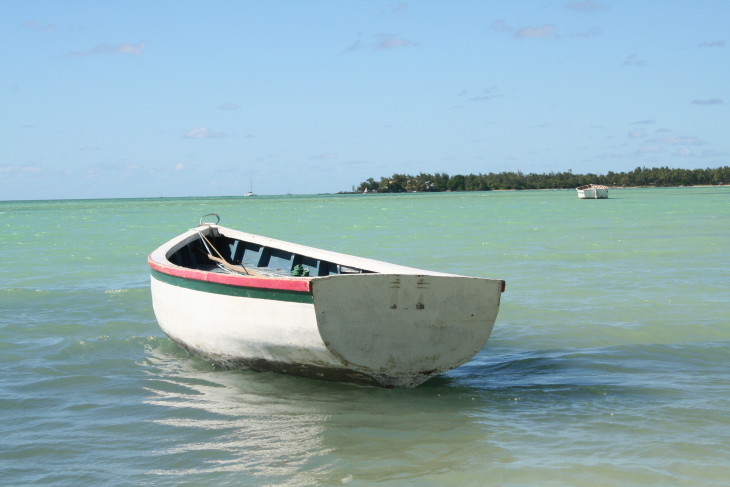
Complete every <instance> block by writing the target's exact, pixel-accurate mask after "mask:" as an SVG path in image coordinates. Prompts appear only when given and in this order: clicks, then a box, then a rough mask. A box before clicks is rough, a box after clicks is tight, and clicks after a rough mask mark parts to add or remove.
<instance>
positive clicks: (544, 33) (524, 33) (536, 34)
mask: <svg viewBox="0 0 730 487" xmlns="http://www.w3.org/2000/svg"><path fill="white" fill-rule="evenodd" d="M490 28H491V29H492V30H494V31H497V32H503V33H505V34H512V36H513V37H515V38H517V39H557V38H558V35H557V32H556V28H555V26H554V25H552V24H544V25H531V26H525V27H513V26H511V25H509V24H507V22H505V21H504V20H495V21H494V22H492V23H491V24H490ZM576 36H577V35H576ZM581 36H582V37H587V36H586V35H581Z"/></svg>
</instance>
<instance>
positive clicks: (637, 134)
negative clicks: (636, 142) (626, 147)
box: [628, 130, 646, 139]
mask: <svg viewBox="0 0 730 487" xmlns="http://www.w3.org/2000/svg"><path fill="white" fill-rule="evenodd" d="M628 136H629V138H630V139H641V138H643V137H646V131H644V130H632V131H631V132H629V133H628Z"/></svg>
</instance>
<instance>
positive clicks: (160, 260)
mask: <svg viewBox="0 0 730 487" xmlns="http://www.w3.org/2000/svg"><path fill="white" fill-rule="evenodd" d="M200 231H203V232H206V231H207V232H213V231H215V232H217V233H218V234H220V235H223V236H227V237H230V238H234V239H237V240H241V241H246V242H252V243H256V244H259V245H263V246H268V247H272V248H278V249H283V250H285V251H288V252H293V253H297V254H300V255H306V256H310V257H314V258H318V259H324V260H328V261H331V262H337V263H338V264H340V265H343V266H347V267H353V268H359V269H366V270H367V271H369V272H374V273H377V274H417V275H441V276H455V274H447V273H442V272H435V271H429V270H425V269H417V268H413V267H406V266H402V265H398V264H392V263H389V262H384V261H378V260H373V259H368V258H363V257H358V256H354V255H349V254H342V253H339V252H332V251H329V250H324V249H319V248H316V247H309V246H306V245H301V244H295V243H292V242H287V241H283V240H277V239H273V238H269V237H263V236H261V235H255V234H251V233H247V232H242V231H240V230H235V229H232V228H229V227H223V226H220V225H215V224H207V223H206V224H203V225H200V226H198V227H197V228H193V229H190V230H188V231H187V232H185V233H183V234H181V235H178V236H177V237H174V238H173V239H171V240H169V241H168V242H166V243H164V244H162V245H161V246H160V247H158V248H157V249H155V250H154V251H152V253H151V254H150V255H149V257H148V258H147V263H148V265H149V266H150V268H151V269H153V270H155V271H158V272H161V273H163V274H167V275H170V276H174V277H179V278H182V279H188V280H194V281H201V282H212V283H217V284H224V285H229V286H236V287H247V288H259V289H269V290H274V291H277V290H279V291H294V292H303V293H311V292H312V280H313V279H323V278H326V277H332V276H321V277H320V276H309V277H294V276H292V277H277V276H266V277H259V276H247V275H243V274H222V273H220V272H212V271H207V270H202V269H193V268H188V267H182V266H178V265H176V264H173V263H171V262H170V260H169V256H170V255H171V254H172V253H174V252H176V251H177V250H179V249H180V248H182V247H184V246H185V245H188V244H189V243H190V242H191V241H192V240H193V239H196V238H199V232H200ZM342 275H346V274H342ZM353 275H357V274H353ZM459 277H465V276H459Z"/></svg>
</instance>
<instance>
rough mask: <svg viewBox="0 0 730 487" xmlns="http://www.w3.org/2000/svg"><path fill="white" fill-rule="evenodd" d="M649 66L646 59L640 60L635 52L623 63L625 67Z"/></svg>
mask: <svg viewBox="0 0 730 487" xmlns="http://www.w3.org/2000/svg"><path fill="white" fill-rule="evenodd" d="M647 64H649V63H647V62H646V60H645V59H642V58H640V57H639V55H638V54H636V53H635V52H634V53H631V54H629V56H628V57H627V58H626V60H624V62H623V65H624V66H646V65H647Z"/></svg>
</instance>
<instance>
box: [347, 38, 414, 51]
mask: <svg viewBox="0 0 730 487" xmlns="http://www.w3.org/2000/svg"><path fill="white" fill-rule="evenodd" d="M372 38H373V40H372V41H371V42H369V43H368V42H365V41H363V40H362V39H358V40H357V41H355V42H353V43H352V44H350V45H349V46H348V47H347V48H345V50H344V51H343V53H351V52H355V51H360V50H362V49H365V48H371V49H375V50H378V51H388V50H393V49H401V48H404V47H415V46H417V45H418V43H416V42H413V41H411V40H409V39H406V38H404V37H400V36H397V35H393V34H379V35H376V36H372Z"/></svg>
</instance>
